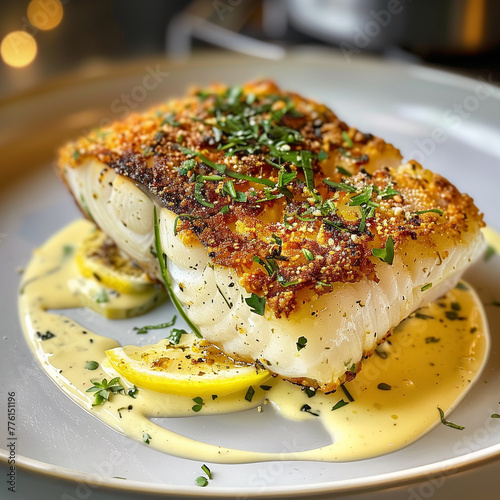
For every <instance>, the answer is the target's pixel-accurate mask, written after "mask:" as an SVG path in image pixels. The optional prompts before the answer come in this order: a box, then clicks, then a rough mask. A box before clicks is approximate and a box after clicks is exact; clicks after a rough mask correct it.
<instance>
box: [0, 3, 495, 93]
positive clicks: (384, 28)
mask: <svg viewBox="0 0 500 500" xmlns="http://www.w3.org/2000/svg"><path fill="white" fill-rule="evenodd" d="M0 4H1V6H0V9H1V11H0V13H1V15H0V40H1V46H0V56H1V57H0V96H3V97H5V96H8V95H10V94H13V93H16V92H18V91H22V90H25V89H28V88H30V87H34V86H36V85H37V84H39V83H41V82H45V81H47V80H50V79H51V78H54V77H56V76H58V75H61V74H65V73H69V72H72V71H74V70H76V69H78V70H86V69H87V70H88V69H91V70H93V71H99V68H101V67H104V65H106V64H108V63H109V61H115V62H119V61H124V60H130V59H132V58H139V57H141V56H154V55H161V54H166V56H167V57H169V58H175V59H182V58H187V57H189V55H190V54H191V53H192V52H193V51H197V50H200V49H203V48H213V47H218V48H220V49H221V50H232V51H237V52H242V53H247V54H252V55H257V56H261V57H264V58H267V59H279V58H280V57H282V56H283V55H284V53H285V51H286V50H287V49H289V48H292V47H294V46H297V45H302V46H303V45H309V46H310V45H315V46H328V47H336V48H337V49H338V50H339V51H341V52H342V53H343V54H344V56H345V57H346V58H347V59H349V58H350V57H355V56H356V55H358V54H361V53H371V54H377V55H379V56H380V57H383V58H393V59H403V60H410V61H416V62H427V63H431V64H434V65H438V66H441V67H444V68H446V69H449V70H451V71H455V72H459V73H462V74H469V75H471V76H478V75H481V74H482V75H485V76H486V75H490V74H491V75H493V80H494V81H498V79H499V78H500V29H499V28H498V24H499V21H500V1H499V0H413V1H412V0H194V1H188V0H140V1H139V0H31V1H30V0H1V2H0Z"/></svg>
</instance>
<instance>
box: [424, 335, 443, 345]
mask: <svg viewBox="0 0 500 500" xmlns="http://www.w3.org/2000/svg"><path fill="white" fill-rule="evenodd" d="M440 340H441V339H440V338H438V337H433V336H431V337H425V343H426V344H437V343H438V342H439V341H440Z"/></svg>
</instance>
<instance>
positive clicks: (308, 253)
mask: <svg viewBox="0 0 500 500" xmlns="http://www.w3.org/2000/svg"><path fill="white" fill-rule="evenodd" d="M302 253H303V254H304V257H305V258H306V259H307V260H310V261H312V260H314V254H313V253H312V252H311V250H308V249H307V248H303V249H302Z"/></svg>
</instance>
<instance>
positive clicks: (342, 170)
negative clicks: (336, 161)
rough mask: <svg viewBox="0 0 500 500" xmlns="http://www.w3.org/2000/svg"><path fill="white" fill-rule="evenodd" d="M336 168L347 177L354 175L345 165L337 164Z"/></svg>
mask: <svg viewBox="0 0 500 500" xmlns="http://www.w3.org/2000/svg"><path fill="white" fill-rule="evenodd" d="M336 169H337V172H338V173H339V174H342V175H345V176H347V177H352V174H351V172H349V170H346V169H345V168H344V167H341V166H340V165H337V167H336Z"/></svg>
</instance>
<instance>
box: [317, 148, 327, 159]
mask: <svg viewBox="0 0 500 500" xmlns="http://www.w3.org/2000/svg"><path fill="white" fill-rule="evenodd" d="M327 158H328V153H327V152H326V151H325V150H324V149H322V150H321V151H320V152H319V153H318V160H319V161H323V160H326V159H327Z"/></svg>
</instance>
